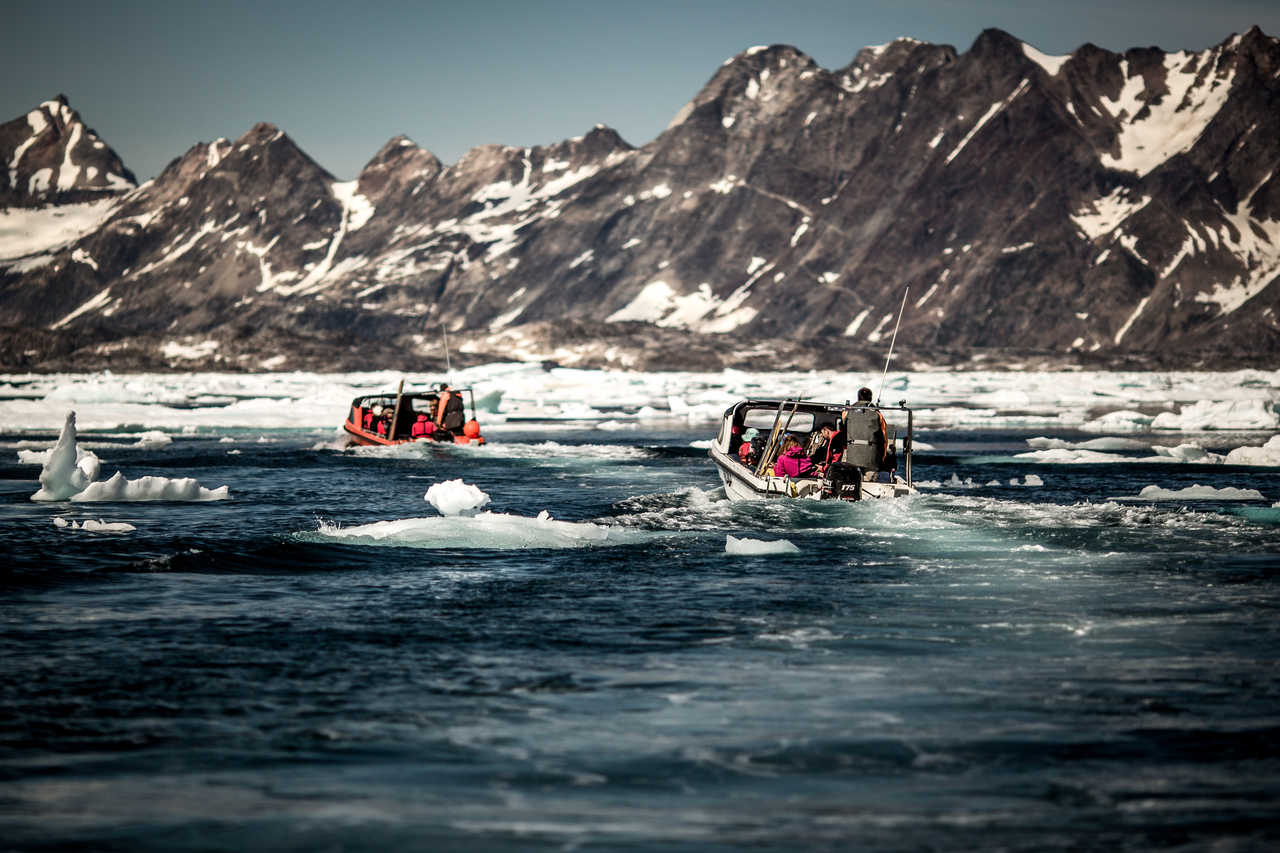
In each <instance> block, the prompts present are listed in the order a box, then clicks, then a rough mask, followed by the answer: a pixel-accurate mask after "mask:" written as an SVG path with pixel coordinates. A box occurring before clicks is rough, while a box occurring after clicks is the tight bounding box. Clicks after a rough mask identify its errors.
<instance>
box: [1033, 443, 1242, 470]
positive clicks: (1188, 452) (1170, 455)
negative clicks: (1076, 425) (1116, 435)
mask: <svg viewBox="0 0 1280 853" xmlns="http://www.w3.org/2000/svg"><path fill="white" fill-rule="evenodd" d="M1044 441H1048V439H1045V440H1044ZM1141 446H1142V447H1146V448H1150V450H1151V452H1152V454H1153V455H1151V456H1121V455H1119V454H1115V453H1104V452H1102V451H1099V450H1086V449H1084V448H1083V447H1081V446H1069V447H1051V448H1049V449H1046V450H1029V451H1027V452H1026V453H1016V454H1014V456H1013V458H1014V459H1028V460H1031V461H1034V462H1041V463H1045V464H1050V465H1096V464H1106V463H1110V464H1119V463H1123V464H1133V463H1135V462H1157V463H1159V462H1164V463H1170V462H1178V463H1186V464H1201V465H1218V464H1221V463H1222V462H1223V461H1224V458H1225V457H1223V456H1222V455H1221V454H1219V453H1212V452H1210V451H1208V450H1205V449H1204V448H1203V447H1201V446H1200V445H1198V444H1194V443H1187V444H1179V445H1177V446H1176V447H1164V446H1161V445H1158V444H1142V445H1141Z"/></svg>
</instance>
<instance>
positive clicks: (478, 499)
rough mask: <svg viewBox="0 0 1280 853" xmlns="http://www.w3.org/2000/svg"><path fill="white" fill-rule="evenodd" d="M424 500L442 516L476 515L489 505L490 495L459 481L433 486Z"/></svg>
mask: <svg viewBox="0 0 1280 853" xmlns="http://www.w3.org/2000/svg"><path fill="white" fill-rule="evenodd" d="M423 500H425V501H427V502H428V503H429V504H431V505H432V506H433V507H435V508H436V510H437V511H439V513H440V514H441V515H449V516H454V515H475V514H476V513H477V512H479V511H480V509H482V508H483V507H485V506H487V505H488V504H489V495H488V494H486V493H485V492H483V491H481V490H480V489H478V488H476V487H475V486H473V485H471V484H470V483H464V482H463V481H462V480H460V479H459V480H446V481H445V482H443V483H434V484H432V486H431V488H429V489H427V493H426V494H425V495H423Z"/></svg>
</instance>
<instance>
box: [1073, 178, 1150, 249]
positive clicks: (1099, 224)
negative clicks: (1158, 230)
mask: <svg viewBox="0 0 1280 853" xmlns="http://www.w3.org/2000/svg"><path fill="white" fill-rule="evenodd" d="M1128 195H1129V193H1128V191H1127V190H1126V189H1125V188H1124V187H1117V188H1116V189H1114V190H1112V191H1111V192H1110V193H1109V194H1107V195H1105V196H1103V197H1102V198H1099V199H1095V200H1094V201H1093V202H1091V203H1090V204H1089V205H1087V206H1085V207H1083V208H1081V209H1080V210H1078V211H1076V212H1075V213H1073V214H1071V221H1072V222H1074V223H1075V224H1076V227H1077V228H1079V229H1080V230H1081V231H1082V232H1084V235H1085V236H1086V237H1088V238H1089V239H1090V240H1096V239H1098V238H1099V237H1103V236H1105V235H1107V234H1110V233H1111V232H1113V231H1115V230H1116V228H1118V227H1119V226H1120V223H1122V222H1124V221H1125V220H1126V219H1128V218H1129V217H1130V216H1133V215H1134V214H1135V213H1137V212H1138V211H1139V210H1142V208H1144V207H1146V206H1147V205H1148V204H1150V203H1151V196H1143V197H1141V198H1139V199H1137V200H1133V199H1130V198H1129V197H1128Z"/></svg>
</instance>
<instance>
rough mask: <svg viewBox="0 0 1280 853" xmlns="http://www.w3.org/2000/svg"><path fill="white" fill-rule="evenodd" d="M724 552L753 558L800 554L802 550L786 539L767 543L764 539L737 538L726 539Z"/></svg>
mask: <svg viewBox="0 0 1280 853" xmlns="http://www.w3.org/2000/svg"><path fill="white" fill-rule="evenodd" d="M724 552H725V553H726V554H733V555H734V556H737V557H751V556H757V555H760V554H798V553H800V549H799V548H797V547H796V546H795V543H793V542H790V541H788V540H786V539H775V540H773V541H765V540H763V539H748V538H746V537H743V538H741V539H739V538H738V537H736V536H726V537H725V538H724Z"/></svg>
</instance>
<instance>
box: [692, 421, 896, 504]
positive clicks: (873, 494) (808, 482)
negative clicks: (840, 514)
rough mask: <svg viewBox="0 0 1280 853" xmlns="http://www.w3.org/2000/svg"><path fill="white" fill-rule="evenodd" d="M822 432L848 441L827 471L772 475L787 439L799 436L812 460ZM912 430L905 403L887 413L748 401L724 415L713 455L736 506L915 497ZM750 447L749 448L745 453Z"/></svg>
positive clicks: (714, 444)
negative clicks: (753, 502)
mask: <svg viewBox="0 0 1280 853" xmlns="http://www.w3.org/2000/svg"><path fill="white" fill-rule="evenodd" d="M904 419H905V422H906V423H905V432H902V433H901V434H902V440H901V443H900V446H899V441H898V435H899V430H902V429H903V427H902V425H901V422H902V421H903V420H904ZM893 424H897V426H894V425H893ZM824 426H831V427H833V428H834V429H835V430H836V431H837V435H839V436H841V437H843V438H844V440H845V441H846V446H845V448H844V451H843V454H842V456H841V458H840V461H839V462H835V463H832V464H830V465H828V466H826V470H825V471H822V472H819V471H818V470H817V469H816V468H815V469H814V470H813V472H812V473H805V474H803V475H801V476H795V477H791V476H777V475H775V474H774V463H775V462H776V461H777V458H778V454H779V452H780V450H781V448H782V446H783V444H784V442H785V441H786V439H787V438H789V437H795V438H796V439H798V440H799V442H800V443H801V444H802V446H803V448H804V451H805V453H806V454H808V453H812V452H813V447H814V445H815V444H817V443H818V442H819V441H820V431H821V430H822V428H823V427H824ZM913 427H914V418H913V415H912V412H911V410H910V409H908V408H907V407H906V403H905V401H904V402H901V403H899V404H898V406H897V407H881V406H877V405H872V404H871V403H853V404H851V403H848V402H846V403H819V402H814V401H811V400H799V399H790V400H743V401H741V402H739V403H735V404H734V405H733V406H731V407H730V408H729V409H728V410H727V411H726V412H725V413H724V420H723V422H722V423H721V424H720V432H719V434H718V435H717V436H716V438H715V440H714V441H712V443H711V449H710V451H709V453H710V455H711V459H712V461H713V462H715V464H716V469H717V470H718V471H719V474H720V480H721V481H722V482H723V483H724V491H725V494H726V495H727V496H728V497H729V499H730V500H734V501H743V500H759V499H761V498H784V497H790V498H810V499H815V500H844V501H859V500H864V499H869V498H896V497H902V496H903V495H912V494H916V489H915V487H914V486H913V485H912V481H911V439H912V431H913ZM753 431H754V433H755V435H754V436H753V435H752V432H753ZM744 443H747V444H748V445H749V449H748V450H743V449H742V445H743V444H744Z"/></svg>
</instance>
